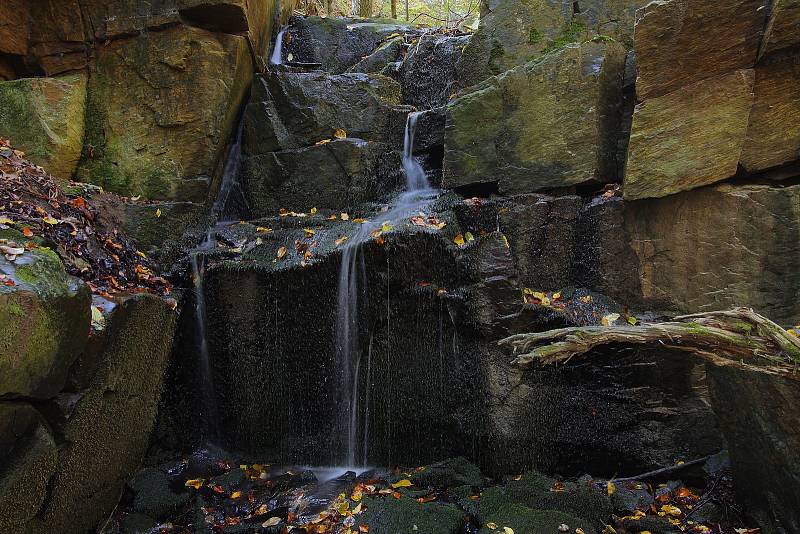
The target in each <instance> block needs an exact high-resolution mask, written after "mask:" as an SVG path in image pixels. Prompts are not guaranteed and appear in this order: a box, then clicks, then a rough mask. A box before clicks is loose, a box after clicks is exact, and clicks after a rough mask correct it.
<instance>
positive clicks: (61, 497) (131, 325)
mask: <svg viewBox="0 0 800 534" xmlns="http://www.w3.org/2000/svg"><path fill="white" fill-rule="evenodd" d="M175 318H176V314H175V312H174V311H173V310H172V309H170V306H169V305H168V304H167V303H166V302H164V300H162V299H161V298H159V297H156V296H153V295H149V294H139V295H136V296H133V297H129V298H127V299H125V300H123V301H122V302H120V303H119V304H117V306H116V308H115V309H114V310H113V311H112V312H111V314H110V316H109V317H108V318H107V320H106V327H105V331H104V332H105V334H104V335H105V340H104V346H103V349H102V353H101V355H100V358H99V360H100V361H99V364H98V368H97V370H96V371H95V373H94V375H93V377H92V378H91V381H90V383H89V387H88V389H87V390H86V391H85V392H84V394H83V396H82V397H81V399H80V400H79V401H78V402H77V404H76V405H75V408H74V409H73V411H72V414H71V416H70V417H69V419H67V420H66V421H65V422H64V423H63V424H62V425H61V426H59V427H57V428H56V429H55V430H56V431H57V432H58V434H59V435H60V436H62V438H63V445H62V446H61V447H60V449H59V455H58V466H57V468H56V470H55V473H54V475H53V477H52V479H51V481H50V484H49V499H48V500H47V502H46V504H45V506H43V507H42V509H41V510H40V511H39V513H38V514H37V516H36V518H35V519H34V520H32V521H31V522H30V523H29V525H28V529H29V531H31V532H84V531H87V530H89V529H92V528H94V527H95V526H96V525H97V523H98V522H99V521H100V520H101V519H102V518H104V517H107V514H108V513H109V512H110V511H111V509H113V507H114V505H115V504H116V503H117V502H118V499H119V492H120V490H121V489H122V487H123V486H124V484H125V482H126V481H127V480H129V479H130V477H131V476H132V475H133V474H134V473H135V472H136V471H137V469H138V468H139V464H140V462H141V459H142V457H143V455H144V452H145V450H146V449H147V445H148V442H149V435H150V430H151V429H152V426H153V422H154V420H155V416H156V412H157V408H158V401H159V397H160V393H161V386H162V380H163V376H164V371H165V369H166V364H167V360H168V357H169V354H170V349H171V346H172V338H173V334H174V330H175Z"/></svg>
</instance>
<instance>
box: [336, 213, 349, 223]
mask: <svg viewBox="0 0 800 534" xmlns="http://www.w3.org/2000/svg"><path fill="white" fill-rule="evenodd" d="M339 217H340V218H341V219H342V220H343V221H349V220H350V215H348V214H347V213H341V214H340V215H339Z"/></svg>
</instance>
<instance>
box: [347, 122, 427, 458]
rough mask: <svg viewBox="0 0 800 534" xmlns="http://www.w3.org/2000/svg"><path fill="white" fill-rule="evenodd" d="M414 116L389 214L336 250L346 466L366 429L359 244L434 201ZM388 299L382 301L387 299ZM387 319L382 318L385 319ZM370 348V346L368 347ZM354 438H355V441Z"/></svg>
mask: <svg viewBox="0 0 800 534" xmlns="http://www.w3.org/2000/svg"><path fill="white" fill-rule="evenodd" d="M418 117H419V113H410V114H409V116H408V119H407V120H406V129H405V135H404V142H403V159H402V163H403V170H404V171H405V175H406V191H405V192H403V193H401V194H400V195H399V196H398V197H397V199H396V200H395V202H394V204H393V206H392V208H391V209H389V210H388V211H387V212H386V213H383V214H381V215H380V216H378V217H376V219H375V220H373V221H370V222H369V223H366V224H363V225H361V227H360V228H359V229H358V231H357V232H356V234H355V235H353V236H351V237H350V239H349V241H348V242H347V244H346V245H345V246H344V247H343V249H342V263H341V267H340V269H339V286H338V290H337V316H336V360H335V369H336V382H335V387H336V394H335V402H336V407H337V417H336V419H337V421H336V427H337V428H336V433H337V436H338V440H337V441H338V445H339V446H340V447H341V449H342V451H343V457H342V458H340V461H342V462H343V463H344V465H346V466H355V465H356V456H357V453H358V452H359V451H357V447H358V443H359V442H360V443H361V451H360V453H361V454H360V458H361V460H360V461H361V465H366V464H367V461H368V458H369V454H368V452H369V450H368V444H369V425H368V424H367V421H366V419H367V417H368V415H369V414H368V410H369V404H368V403H369V398H370V395H371V391H370V383H371V380H372V373H371V370H369V369H368V371H367V380H366V382H365V384H364V391H363V392H362V391H360V388H361V380H360V376H359V375H360V367H361V358H362V350H361V347H360V344H359V334H360V323H359V317H358V314H359V301H360V300H361V299H362V298H363V296H364V295H365V294H366V288H365V282H366V273H365V262H364V257H363V253H362V247H361V244H362V243H364V242H365V241H367V240H368V239H369V238H370V233H371V232H372V231H373V230H375V229H379V228H381V227H382V225H383V223H391V222H393V221H399V220H402V219H404V218H407V217H409V216H411V215H413V214H415V213H417V212H418V211H419V210H420V209H422V208H423V207H425V206H426V205H427V204H428V203H430V202H431V200H432V199H433V198H434V197H435V196H436V191H435V190H433V189H431V186H430V183H429V182H428V177H427V175H426V173H425V170H424V169H423V168H422V165H420V163H419V162H418V161H417V160H416V158H414V155H413V149H414V134H415V130H416V124H417V118H418ZM387 298H388V296H387ZM387 320H388V318H387ZM370 346H371V343H370ZM367 360H368V363H367V367H368V368H369V366H370V365H371V354H370V351H369V350H368V354H367ZM362 395H363V396H364V398H365V399H366V400H365V409H364V410H363V411H364V412H365V413H364V414H363V417H362V414H361V412H362V410H361V408H360V407H359V400H360V398H361V397H362ZM359 433H360V439H359Z"/></svg>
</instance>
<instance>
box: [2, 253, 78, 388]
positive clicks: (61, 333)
mask: <svg viewBox="0 0 800 534" xmlns="http://www.w3.org/2000/svg"><path fill="white" fill-rule="evenodd" d="M0 271H1V272H2V273H3V274H5V275H6V277H7V279H9V280H11V281H13V282H14V284H13V285H10V286H9V285H2V286H0V339H2V341H0V398H13V397H24V398H34V399H47V398H50V397H52V396H54V395H55V394H56V393H58V392H59V391H60V390H61V389H62V388H63V387H64V384H65V383H66V380H67V373H68V371H69V368H70V366H71V365H72V362H73V361H74V360H75V358H77V357H78V355H79V354H80V352H81V351H82V350H83V347H84V345H85V343H86V338H87V335H88V332H89V323H90V321H91V314H90V309H89V304H90V302H91V296H90V293H89V290H88V287H87V286H86V285H85V284H84V283H83V282H82V281H80V280H78V279H76V278H73V277H71V276H68V275H67V274H66V272H65V271H64V266H63V264H62V263H61V260H60V259H59V257H58V256H57V255H56V254H55V253H54V252H52V251H50V250H48V249H33V250H31V251H29V252H25V253H24V254H23V255H21V256H17V257H16V259H15V260H14V261H9V260H7V259H6V258H4V257H0Z"/></svg>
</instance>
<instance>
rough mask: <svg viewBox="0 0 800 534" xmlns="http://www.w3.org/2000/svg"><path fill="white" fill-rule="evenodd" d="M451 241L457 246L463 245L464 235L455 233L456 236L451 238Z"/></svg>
mask: <svg viewBox="0 0 800 534" xmlns="http://www.w3.org/2000/svg"><path fill="white" fill-rule="evenodd" d="M453 243H455V244H456V245H458V246H459V247H463V246H464V236H463V235H461V234H456V236H455V237H454V238H453Z"/></svg>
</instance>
